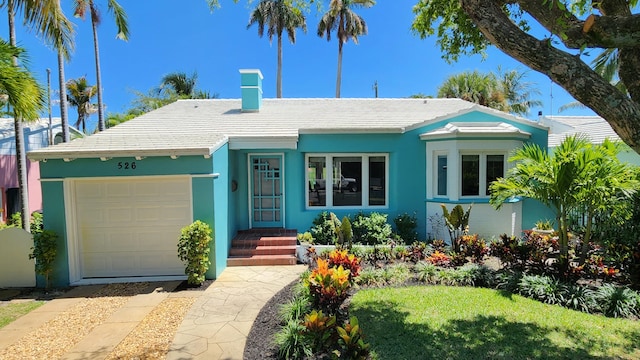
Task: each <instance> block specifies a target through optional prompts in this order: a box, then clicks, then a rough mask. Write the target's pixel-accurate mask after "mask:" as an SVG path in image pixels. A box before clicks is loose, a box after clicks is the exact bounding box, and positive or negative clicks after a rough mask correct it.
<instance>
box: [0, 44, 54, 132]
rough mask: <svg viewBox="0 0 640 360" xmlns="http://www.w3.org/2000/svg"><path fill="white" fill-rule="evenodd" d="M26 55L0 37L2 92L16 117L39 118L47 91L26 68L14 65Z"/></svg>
mask: <svg viewBox="0 0 640 360" xmlns="http://www.w3.org/2000/svg"><path fill="white" fill-rule="evenodd" d="M24 56H25V52H24V50H23V49H21V48H18V47H15V46H13V45H11V44H9V43H8V42H6V41H5V40H4V39H0V74H2V76H0V93H2V94H3V95H4V97H5V98H6V102H7V104H8V105H9V107H10V109H11V112H12V114H13V115H14V116H15V117H16V118H19V119H23V120H26V121H29V120H37V119H38V118H39V117H40V110H42V109H43V108H44V106H45V105H46V99H45V93H44V89H43V88H42V87H40V85H39V84H38V82H37V81H36V79H35V78H34V77H33V75H32V74H31V73H30V72H29V71H28V70H27V69H26V68H24V67H23V66H15V65H14V63H15V59H22V60H24V59H25V58H24Z"/></svg>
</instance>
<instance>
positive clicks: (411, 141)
mask: <svg viewBox="0 0 640 360" xmlns="http://www.w3.org/2000/svg"><path fill="white" fill-rule="evenodd" d="M240 72H241V80H242V81H241V86H242V99H213V100H179V101H177V102H175V103H172V104H170V105H167V106H165V107H163V108H160V109H158V110H155V111H152V112H150V113H147V114H144V115H142V116H140V117H138V118H136V119H133V120H131V121H129V122H127V123H124V124H121V125H118V126H116V127H114V128H111V129H108V130H106V131H104V132H102V133H99V134H95V135H92V136H89V137H87V138H83V139H77V140H74V141H72V142H70V143H66V144H59V145H55V146H52V147H48V148H45V149H40V150H37V151H33V152H30V153H29V158H30V159H31V160H35V161H39V162H40V174H41V183H42V192H43V211H44V214H45V216H44V219H45V227H46V228H48V229H51V230H54V231H56V232H57V233H58V234H60V235H61V239H60V244H59V254H61V256H59V257H58V262H57V265H56V272H55V274H54V278H55V279H56V282H57V283H58V285H66V284H85V283H92V282H100V281H123V280H131V279H160V278H168V277H177V276H182V275H183V269H184V267H183V265H182V264H181V263H180V262H179V261H178V259H177V255H176V242H177V238H178V236H179V231H180V228H181V227H183V226H185V225H187V224H189V223H191V222H192V221H194V220H197V219H199V220H202V221H205V222H207V223H209V224H210V225H211V226H212V227H213V228H214V232H215V243H214V244H212V268H211V269H210V271H209V273H208V276H209V277H211V278H215V277H216V276H217V275H218V274H220V272H222V271H223V270H224V268H225V266H226V264H227V257H228V255H229V249H230V246H231V241H232V239H233V238H234V237H235V236H236V234H237V233H238V232H239V231H242V230H247V229H258V228H276V229H292V230H296V231H305V230H306V229H308V228H309V226H310V225H311V222H312V220H313V219H314V218H315V217H316V216H317V215H318V213H320V212H321V211H325V210H328V211H333V212H335V213H336V214H337V215H338V216H340V217H342V216H343V215H347V214H351V215H353V214H355V213H357V212H359V211H363V212H372V211H377V212H381V213H385V214H388V215H389V219H392V218H393V217H395V216H396V215H398V214H402V213H410V214H413V213H415V214H416V216H417V218H418V219H419V229H418V230H419V233H420V235H421V236H422V237H423V238H426V237H427V236H429V235H434V234H436V233H438V232H441V231H444V230H443V229H439V228H435V227H434V224H433V223H431V222H430V221H429V220H428V219H429V218H430V217H432V216H437V214H441V210H440V204H442V203H445V204H448V205H449V206H453V205H454V204H458V203H462V204H469V203H473V204H474V210H473V213H472V217H471V227H472V228H473V231H474V232H477V233H480V234H483V235H485V236H491V235H497V234H500V233H504V232H507V233H516V234H517V233H519V232H520V231H521V229H523V228H527V227H530V226H532V225H533V223H534V222H535V221H536V220H539V219H537V218H536V217H535V214H531V213H530V212H527V211H526V207H527V206H529V205H528V204H527V202H526V201H524V202H523V201H515V202H513V203H511V204H507V205H505V206H504V207H503V208H502V209H501V210H500V211H499V212H498V211H495V210H493V208H492V207H490V205H489V204H488V196H487V195H488V194H487V186H488V184H489V183H490V182H491V181H492V180H493V179H495V178H497V177H501V176H503V175H504V174H505V171H506V170H507V169H508V168H509V166H510V164H509V163H508V161H507V158H508V156H509V153H510V152H511V151H512V150H513V149H515V148H518V147H520V146H521V145H522V144H523V143H524V142H534V143H537V144H539V145H540V146H542V147H545V148H546V147H547V138H548V128H547V127H544V126H542V125H540V124H538V123H536V122H532V121H528V120H526V119H521V118H517V117H514V116H512V115H509V114H505V113H502V112H499V111H495V110H492V109H489V108H486V107H482V106H478V105H476V104H473V103H470V102H466V101H463V100H459V99H262V74H261V73H260V71H258V70H241V71H240ZM532 206H533V205H532Z"/></svg>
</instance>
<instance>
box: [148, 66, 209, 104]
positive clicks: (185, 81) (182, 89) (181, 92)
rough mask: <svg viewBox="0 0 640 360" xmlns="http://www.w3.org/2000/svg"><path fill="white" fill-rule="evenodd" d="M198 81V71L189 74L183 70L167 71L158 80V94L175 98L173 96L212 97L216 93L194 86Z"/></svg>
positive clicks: (190, 97)
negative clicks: (167, 72)
mask: <svg viewBox="0 0 640 360" xmlns="http://www.w3.org/2000/svg"><path fill="white" fill-rule="evenodd" d="M197 83H198V73H196V72H194V73H193V74H191V76H189V75H187V74H186V73H184V72H174V73H169V74H167V75H165V76H163V77H162V80H160V87H159V88H158V94H159V95H160V94H163V95H165V96H166V97H167V98H169V99H172V101H173V100H175V97H177V98H181V99H214V98H217V97H218V95H217V94H211V93H209V92H208V91H206V90H200V89H197V88H196V84H197Z"/></svg>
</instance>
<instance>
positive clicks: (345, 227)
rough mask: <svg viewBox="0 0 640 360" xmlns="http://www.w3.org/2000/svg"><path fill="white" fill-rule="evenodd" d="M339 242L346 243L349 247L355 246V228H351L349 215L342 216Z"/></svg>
mask: <svg viewBox="0 0 640 360" xmlns="http://www.w3.org/2000/svg"><path fill="white" fill-rule="evenodd" d="M338 238H339V239H340V240H339V243H340V244H341V245H342V246H344V245H345V244H346V246H347V248H348V249H351V247H352V246H353V243H352V241H353V230H351V220H349V217H348V216H344V217H343V218H342V222H341V224H340V229H339V230H338Z"/></svg>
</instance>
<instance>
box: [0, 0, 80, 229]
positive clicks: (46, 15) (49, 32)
mask: <svg viewBox="0 0 640 360" xmlns="http://www.w3.org/2000/svg"><path fill="white" fill-rule="evenodd" d="M4 7H6V9H7V13H8V25H9V43H8V44H7V43H4V44H1V45H0V47H1V48H2V49H0V51H1V52H2V54H1V55H0V57H1V59H0V62H2V74H7V75H11V77H7V78H5V79H4V82H5V85H0V87H2V86H6V85H10V87H11V88H12V89H10V90H12V91H13V92H12V93H11V94H10V93H9V92H8V90H7V89H0V92H2V93H4V94H6V95H8V96H13V99H10V101H9V105H11V106H13V107H14V110H13V118H14V133H15V136H14V138H15V142H16V167H17V170H18V171H17V172H18V188H19V189H20V204H21V212H22V213H23V214H29V213H30V211H29V191H28V185H27V168H26V163H27V159H26V150H25V139H24V132H23V130H22V121H23V120H34V119H37V116H33V114H34V113H37V112H38V110H40V109H41V108H42V107H43V106H44V103H45V101H44V93H43V91H42V90H38V92H39V93H40V95H39V96H36V95H35V93H34V90H35V88H36V87H37V88H39V86H37V83H36V82H35V80H28V78H31V79H33V77H32V76H31V75H30V74H28V72H25V71H23V70H24V68H19V69H20V70H17V69H15V70H14V72H13V74H11V70H10V69H8V68H7V65H8V62H6V57H7V56H9V57H11V58H12V65H14V66H16V67H17V66H18V63H19V61H18V60H19V59H18V58H19V57H24V52H23V50H20V49H19V48H17V47H16V44H17V42H16V27H15V16H16V11H21V12H22V15H23V23H24V24H25V25H27V26H29V27H31V28H32V29H33V30H34V32H35V33H36V35H37V36H42V38H43V39H44V40H45V42H46V43H48V44H50V45H52V46H53V47H54V48H55V49H56V50H58V56H59V58H60V57H63V56H64V57H67V58H68V57H69V54H70V53H71V51H72V49H73V46H74V44H73V25H72V24H71V22H70V21H69V20H68V19H67V18H66V17H65V16H64V13H63V12H62V8H61V7H60V2H59V0H42V1H27V0H7V1H3V2H0V8H4ZM3 42H4V41H3ZM8 45H9V46H12V47H13V48H7V46H8ZM5 70H9V71H10V72H7V73H5V72H4V71H5ZM18 74H20V75H19V77H21V79H20V80H18V79H17V78H16V75H18ZM7 75H4V76H7ZM4 76H3V77H4ZM16 80H18V82H16ZM12 82H13V85H11V84H10V83H12ZM21 82H25V83H27V82H29V83H31V82H32V84H31V85H30V86H29V88H30V89H27V87H24V89H25V90H27V91H26V92H22V91H20V92H16V90H17V89H16V87H23V85H24V84H23V85H19V83H21ZM62 87H63V86H61V88H62ZM17 95H22V96H21V97H23V99H16V96H17ZM12 102H13V104H12ZM16 105H18V108H15V106H16ZM24 106H27V107H28V108H31V109H30V110H28V111H27V108H24ZM25 111H26V112H25ZM65 121H66V118H65V117H64V116H63V117H62V125H63V132H64V131H65V127H66V128H68V124H67V123H66V122H65ZM67 133H68V131H67ZM22 228H23V229H24V230H26V231H29V217H28V216H25V217H23V218H22Z"/></svg>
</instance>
